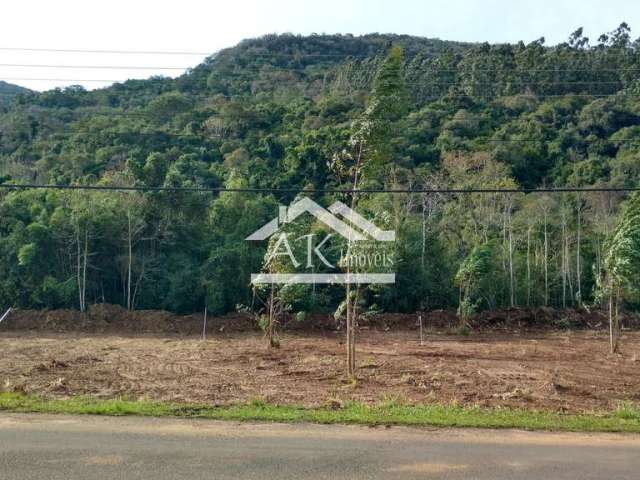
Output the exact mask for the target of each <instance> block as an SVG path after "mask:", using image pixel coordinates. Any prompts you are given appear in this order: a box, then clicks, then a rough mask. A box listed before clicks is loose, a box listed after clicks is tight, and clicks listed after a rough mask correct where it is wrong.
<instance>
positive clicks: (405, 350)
mask: <svg viewBox="0 0 640 480" xmlns="http://www.w3.org/2000/svg"><path fill="white" fill-rule="evenodd" d="M622 345H623V352H622V354H620V355H609V354H608V343H607V337H606V335H605V334H604V333H603V332H589V331H587V332H569V333H567V332H562V333H559V332H556V333H541V334H531V333H528V334H521V335H518V334H497V333H491V334H473V335H471V336H468V337H455V336H446V335H433V336H429V337H428V338H427V339H426V341H425V343H424V345H422V346H421V345H420V344H419V342H418V341H417V338H416V334H415V332H409V331H401V332H381V331H367V332H363V333H362V334H361V335H360V337H359V344H358V361H359V378H358V381H357V383H355V384H352V383H350V382H347V381H346V380H345V378H344V375H343V370H344V352H343V349H344V348H343V345H342V339H341V337H340V336H339V335H336V334H333V333H332V334H327V335H309V334H304V335H303V334H300V335H293V334H289V335H285V336H284V337H283V338H282V348H280V349H279V350H268V349H267V348H266V347H265V342H264V339H263V338H262V336H261V335H259V334H255V333H251V334H229V335H222V334H220V335H218V336H216V337H215V338H211V339H208V340H207V341H204V342H203V341H200V340H199V339H198V338H195V337H179V336H167V335H164V336H161V337H160V336H133V337H118V336H104V335H87V334H80V333H78V334H69V333H66V334H45V333H37V334H36V333H24V332H3V333H1V334H0V351H1V352H2V356H1V357H0V389H4V390H10V391H25V392H27V393H34V394H43V395H47V396H55V397H66V396H72V395H92V396H97V397H102V398H113V397H118V396H128V397H131V398H146V399H152V400H164V401H178V402H182V401H184V402H196V403H207V404H228V403H236V402H243V401H250V400H255V399H263V400H265V401H268V402H272V403H280V404H296V405H304V406H320V405H327V404H330V405H336V406H339V405H340V404H341V403H343V402H346V401H348V400H357V401H361V402H366V403H374V402H379V401H382V400H395V401H401V402H410V403H452V402H453V403H457V404H460V405H479V406H488V407H497V406H509V407H522V408H535V409H550V410H555V411H566V412H581V411H592V410H609V409H614V408H616V407H618V406H619V405H620V403H621V402H624V401H631V402H637V401H640V375H639V374H638V372H639V370H640V333H637V332H633V333H627V334H625V335H624V338H623V343H622Z"/></svg>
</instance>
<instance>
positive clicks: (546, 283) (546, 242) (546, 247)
mask: <svg viewBox="0 0 640 480" xmlns="http://www.w3.org/2000/svg"><path fill="white" fill-rule="evenodd" d="M544 306H545V307H548V306H549V236H548V232H547V213H546V212H545V214H544Z"/></svg>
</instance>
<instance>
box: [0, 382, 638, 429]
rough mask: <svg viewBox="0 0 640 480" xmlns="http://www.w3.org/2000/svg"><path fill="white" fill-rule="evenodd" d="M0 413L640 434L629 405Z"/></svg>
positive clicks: (70, 404) (44, 401)
mask: <svg viewBox="0 0 640 480" xmlns="http://www.w3.org/2000/svg"><path fill="white" fill-rule="evenodd" d="M0 411H8V412H23V413H27V412H29V413H56V414H74V415H84V414H86V415H111V416H124V415H137V416H150V417H163V416H171V417H188V418H208V419H215V420H233V421H254V422H255V421H257V422H282V423H294V422H310V423H321V424H355V425H369V426H372V425H408V426H425V427H426V426H429V427H466V428H518V429H524V430H548V431H571V432H633V433H640V409H639V408H638V407H635V406H633V405H630V404H625V405H623V406H621V407H620V408H619V409H618V410H616V411H613V412H608V413H593V414H560V413H555V412H548V411H531V410H515V409H508V408H499V409H483V408H474V407H460V406H453V405H402V404H397V403H393V402H384V403H380V404H378V405H373V406H370V405H364V404H360V403H349V404H346V405H345V406H344V407H343V408H336V409H334V408H302V407H295V406H288V405H272V404H268V403H265V402H262V401H254V402H251V403H247V404H235V405H227V406H207V405H197V404H177V403H166V402H151V401H145V400H127V399H113V400H103V399H97V398H92V397H73V398H69V399H49V398H43V397H38V396H32V395H25V394H22V393H13V392H11V393H7V392H5V393H0Z"/></svg>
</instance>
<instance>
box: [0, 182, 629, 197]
mask: <svg viewBox="0 0 640 480" xmlns="http://www.w3.org/2000/svg"><path fill="white" fill-rule="evenodd" d="M0 189H4V190H28V189H38V190H97V191H120V192H174V193H179V192H191V193H197V192H202V193H225V192H230V193H276V194H277V193H283V194H284V193H305V194H309V195H312V194H329V193H334V194H348V195H362V194H370V193H388V194H399V193H402V194H438V193H441V194H447V193H448V194H470V193H581V192H583V193H586V192H619V193H624V192H636V191H640V187H620V188H614V187H559V188H435V189H407V188H399V189H382V188H380V189H377V188H370V189H358V190H351V189H339V188H330V189H304V188H257V187H256V188H250V187H246V188H227V187H132V186H112V185H70V184H66V185H52V184H45V185H39V184H6V183H2V184H0Z"/></svg>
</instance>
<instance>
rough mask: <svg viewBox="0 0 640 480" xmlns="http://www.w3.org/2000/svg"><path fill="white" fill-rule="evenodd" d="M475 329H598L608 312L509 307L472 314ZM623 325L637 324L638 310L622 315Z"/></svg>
mask: <svg viewBox="0 0 640 480" xmlns="http://www.w3.org/2000/svg"><path fill="white" fill-rule="evenodd" d="M470 324H471V327H472V328H474V329H480V330H484V329H488V330H495V329H501V328H504V329H524V330H531V329H560V330H564V329H571V330H584V329H590V330H599V329H601V328H605V327H607V326H608V324H609V317H608V312H606V311H603V310H586V309H573V308H567V309H555V308H549V307H538V308H509V309H506V310H488V311H485V312H482V313H479V314H478V315H475V316H474V317H472V319H471V321H470ZM622 325H623V326H624V327H627V328H633V329H637V328H638V327H640V316H639V315H638V314H637V313H633V312H626V313H623V314H622Z"/></svg>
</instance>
